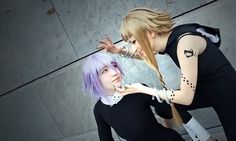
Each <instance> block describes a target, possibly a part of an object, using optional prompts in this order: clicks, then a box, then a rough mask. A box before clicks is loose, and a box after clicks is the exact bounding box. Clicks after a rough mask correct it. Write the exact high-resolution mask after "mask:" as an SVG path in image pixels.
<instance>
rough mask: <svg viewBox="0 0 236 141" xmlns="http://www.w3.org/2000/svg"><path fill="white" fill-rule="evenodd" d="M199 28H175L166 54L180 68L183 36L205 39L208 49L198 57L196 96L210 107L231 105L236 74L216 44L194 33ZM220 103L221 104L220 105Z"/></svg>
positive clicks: (184, 26)
mask: <svg viewBox="0 0 236 141" xmlns="http://www.w3.org/2000/svg"><path fill="white" fill-rule="evenodd" d="M189 27H192V28H189ZM197 27H201V25H199V24H195V23H194V24H185V25H180V26H177V27H175V28H174V29H173V30H172V33H171V34H170V37H169V39H168V42H167V47H166V50H165V52H164V53H167V54H168V55H169V56H170V57H171V58H172V60H173V61H174V62H175V64H176V65H177V66H178V67H180V66H179V61H178V58H177V44H178V41H179V39H180V38H181V37H183V36H182V35H183V34H184V33H188V34H186V35H189V34H192V35H198V36H202V37H203V38H205V40H206V42H207V46H206V49H205V50H204V52H203V53H202V54H200V55H199V56H198V80H197V87H196V92H195V95H197V96H199V97H201V98H202V99H203V100H204V101H206V102H207V103H208V104H209V105H210V106H216V105H219V104H221V106H223V103H225V104H226V105H229V103H227V102H229V101H232V99H233V98H234V97H235V92H236V72H235V70H234V68H233V67H232V65H231V64H230V62H229V61H228V60H227V59H226V57H225V56H224V55H223V53H222V52H221V51H220V49H219V47H217V45H216V44H214V43H213V42H211V40H210V39H209V38H207V37H206V36H204V35H202V34H200V33H199V32H197V31H194V29H196V28H197ZM219 101H221V102H220V103H219ZM217 103H218V104H217ZM231 106H232V105H231Z"/></svg>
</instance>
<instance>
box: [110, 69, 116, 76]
mask: <svg viewBox="0 0 236 141" xmlns="http://www.w3.org/2000/svg"><path fill="white" fill-rule="evenodd" d="M110 72H111V74H112V76H115V75H117V70H116V68H112V69H110Z"/></svg>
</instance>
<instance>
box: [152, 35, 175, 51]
mask: <svg viewBox="0 0 236 141" xmlns="http://www.w3.org/2000/svg"><path fill="white" fill-rule="evenodd" d="M170 33H171V32H169V33H166V34H162V35H160V36H158V38H157V41H158V42H159V46H158V49H157V47H156V48H155V49H154V51H153V53H155V54H157V53H158V52H164V51H165V49H166V45H167V41H168V39H169V36H170Z"/></svg>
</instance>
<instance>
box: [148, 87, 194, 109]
mask: <svg viewBox="0 0 236 141" xmlns="http://www.w3.org/2000/svg"><path fill="white" fill-rule="evenodd" d="M144 93H146V94H148V95H152V96H155V97H157V96H159V98H160V99H161V100H165V101H167V103H168V102H169V103H177V104H182V105H190V104H191V103H192V100H193V97H194V94H193V93H190V92H189V93H187V92H184V91H181V90H177V91H173V90H157V89H155V88H150V87H146V88H145V90H144Z"/></svg>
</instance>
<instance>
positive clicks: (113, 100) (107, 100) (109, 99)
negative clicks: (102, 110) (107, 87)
mask: <svg viewBox="0 0 236 141" xmlns="http://www.w3.org/2000/svg"><path fill="white" fill-rule="evenodd" d="M122 98H123V96H122V95H120V94H119V93H118V92H117V91H115V93H114V94H113V95H112V96H102V97H101V101H102V103H103V104H105V105H110V106H113V105H114V104H117V103H118V102H119V101H120V100H121V99H122Z"/></svg>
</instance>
